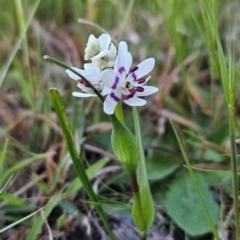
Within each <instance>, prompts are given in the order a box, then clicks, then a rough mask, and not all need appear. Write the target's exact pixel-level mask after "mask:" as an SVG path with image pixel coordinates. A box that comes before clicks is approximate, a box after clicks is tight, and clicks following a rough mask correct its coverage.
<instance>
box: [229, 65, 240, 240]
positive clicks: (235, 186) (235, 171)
mask: <svg viewBox="0 0 240 240" xmlns="http://www.w3.org/2000/svg"><path fill="white" fill-rule="evenodd" d="M229 65H230V69H229V86H230V88H229V90H230V96H229V105H228V109H229V132H230V146H231V171H232V188H233V205H234V213H235V222H236V224H235V225H236V239H240V225H239V202H238V169H237V165H238V163H237V153H236V137H235V107H234V100H235V96H234V95H235V94H234V93H235V92H234V89H235V88H234V85H235V84H234V76H233V72H232V67H231V66H232V65H231V64H229Z"/></svg>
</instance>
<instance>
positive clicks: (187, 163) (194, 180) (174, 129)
mask: <svg viewBox="0 0 240 240" xmlns="http://www.w3.org/2000/svg"><path fill="white" fill-rule="evenodd" d="M171 125H172V128H173V131H174V133H175V136H176V138H177V141H178V144H179V147H180V149H181V152H182V155H183V158H184V160H185V162H186V165H187V168H188V171H189V173H190V176H191V179H192V182H193V185H194V188H195V189H196V192H197V194H198V196H199V199H200V201H201V203H202V207H203V209H204V212H205V214H206V218H207V220H208V222H209V224H210V226H211V228H212V231H213V234H214V236H215V238H216V239H217V240H221V239H220V237H219V236H218V232H217V229H216V227H215V225H214V222H213V220H212V217H211V215H210V213H209V211H208V208H207V205H206V203H205V201H204V198H203V195H202V192H201V190H200V187H199V185H198V182H197V179H196V177H195V175H194V172H193V170H192V167H191V165H190V161H189V159H188V157H187V153H186V152H185V150H184V148H183V145H182V142H181V140H180V138H179V135H178V133H177V130H176V128H175V127H174V125H173V123H172V122H171Z"/></svg>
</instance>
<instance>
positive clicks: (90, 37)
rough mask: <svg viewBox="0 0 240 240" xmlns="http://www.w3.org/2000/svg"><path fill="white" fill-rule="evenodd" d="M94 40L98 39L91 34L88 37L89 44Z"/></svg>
mask: <svg viewBox="0 0 240 240" xmlns="http://www.w3.org/2000/svg"><path fill="white" fill-rule="evenodd" d="M93 39H96V37H95V36H94V35H93V34H90V36H89V37H88V42H90V41H92V40H93Z"/></svg>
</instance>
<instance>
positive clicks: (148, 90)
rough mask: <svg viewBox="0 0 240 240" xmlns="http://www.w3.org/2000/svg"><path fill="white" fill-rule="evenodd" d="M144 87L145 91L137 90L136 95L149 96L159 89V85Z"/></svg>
mask: <svg viewBox="0 0 240 240" xmlns="http://www.w3.org/2000/svg"><path fill="white" fill-rule="evenodd" d="M141 87H142V88H144V91H143V92H136V96H139V97H140V96H149V95H151V94H154V93H155V92H157V91H158V90H159V89H158V88H157V87H152V86H141Z"/></svg>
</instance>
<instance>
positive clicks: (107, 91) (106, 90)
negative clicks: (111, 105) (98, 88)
mask: <svg viewBox="0 0 240 240" xmlns="http://www.w3.org/2000/svg"><path fill="white" fill-rule="evenodd" d="M111 91H112V89H111V88H109V87H106V86H104V87H103V90H102V92H101V94H102V96H106V95H108V94H109V93H110V92H111Z"/></svg>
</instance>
